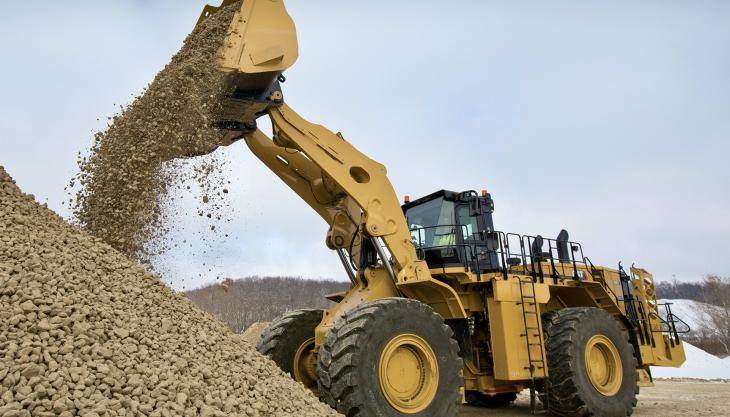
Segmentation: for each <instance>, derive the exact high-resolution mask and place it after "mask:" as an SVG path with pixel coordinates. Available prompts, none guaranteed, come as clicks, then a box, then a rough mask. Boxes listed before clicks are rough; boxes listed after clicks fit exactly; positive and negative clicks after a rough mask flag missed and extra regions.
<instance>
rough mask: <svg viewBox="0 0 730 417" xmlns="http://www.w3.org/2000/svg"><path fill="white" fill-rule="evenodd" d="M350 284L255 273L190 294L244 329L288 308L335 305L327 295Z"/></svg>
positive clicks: (238, 330)
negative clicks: (263, 275) (254, 274)
mask: <svg viewBox="0 0 730 417" xmlns="http://www.w3.org/2000/svg"><path fill="white" fill-rule="evenodd" d="M349 286H350V284H349V282H339V281H333V280H314V279H304V278H295V277H258V276H254V277H247V278H241V279H235V280H233V279H226V280H225V281H223V282H222V283H216V284H211V285H207V286H204V287H202V288H198V289H195V290H191V291H187V292H186V294H187V296H188V298H190V299H191V300H192V301H193V302H194V303H195V304H197V305H198V306H199V307H200V308H202V309H203V310H205V311H207V312H209V313H211V314H213V315H214V316H215V317H216V318H217V319H218V320H220V321H222V322H223V323H225V324H226V325H228V327H230V328H231V329H232V330H233V331H234V332H236V333H241V332H242V331H243V330H245V329H247V328H248V326H250V325H251V324H253V323H256V322H259V321H271V320H273V319H275V318H277V317H279V316H281V315H282V314H284V313H286V312H287V311H291V310H297V309H300V308H331V307H332V306H333V305H334V303H332V302H331V301H328V300H327V299H326V298H324V296H325V295H327V294H332V293H337V292H342V291H346V290H347V289H348V288H349Z"/></svg>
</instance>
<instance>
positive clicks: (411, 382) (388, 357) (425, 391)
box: [378, 334, 439, 414]
mask: <svg viewBox="0 0 730 417" xmlns="http://www.w3.org/2000/svg"><path fill="white" fill-rule="evenodd" d="M378 368H379V379H380V389H381V391H382V392H383V395H384V396H385V399H386V400H387V401H388V403H389V404H390V405H391V406H392V407H393V408H395V409H396V410H398V411H399V412H401V413H405V414H415V413H418V412H421V411H423V410H424V409H425V408H426V407H428V406H429V404H431V402H432V401H433V399H434V397H435V396H436V390H437V388H438V381H439V369H438V362H437V360H436V355H435V354H434V352H433V349H431V346H429V344H428V343H426V341H425V340H423V339H422V338H420V337H418V336H416V335H414V334H402V335H398V336H396V337H394V338H393V339H391V340H390V341H389V342H388V344H387V345H386V346H385V348H384V349H383V352H382V353H381V354H380V363H379V367H378Z"/></svg>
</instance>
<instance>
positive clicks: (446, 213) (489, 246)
mask: <svg viewBox="0 0 730 417" xmlns="http://www.w3.org/2000/svg"><path fill="white" fill-rule="evenodd" d="M402 207H403V213H404V214H405V216H406V221H407V222H408V227H409V228H410V230H411V239H412V241H413V244H414V245H415V246H416V251H417V252H418V256H419V258H421V259H424V260H425V261H426V263H428V265H429V267H431V268H441V267H444V268H447V267H465V268H467V269H470V270H472V271H473V272H476V273H482V272H488V271H496V270H498V269H499V268H500V264H499V258H498V256H497V251H498V250H499V237H498V235H497V234H496V233H494V222H493V220H492V213H493V212H494V202H493V201H492V197H491V196H490V194H489V193H488V192H486V191H482V193H481V194H478V193H477V192H476V191H465V192H461V193H458V192H454V191H448V190H441V191H437V192H435V193H433V194H429V195H427V196H425V197H422V198H419V199H418V200H414V201H411V202H406V203H405V204H404V205H403V206H402Z"/></svg>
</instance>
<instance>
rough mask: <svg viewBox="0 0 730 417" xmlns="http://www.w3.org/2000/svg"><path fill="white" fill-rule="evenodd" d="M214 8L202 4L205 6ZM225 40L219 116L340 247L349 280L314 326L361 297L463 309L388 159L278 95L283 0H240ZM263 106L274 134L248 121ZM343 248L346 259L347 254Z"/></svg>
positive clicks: (451, 311) (289, 53)
mask: <svg viewBox="0 0 730 417" xmlns="http://www.w3.org/2000/svg"><path fill="white" fill-rule="evenodd" d="M226 4H227V3H225V2H224V4H223V6H225V5H226ZM214 12H215V8H207V9H206V13H208V15H209V14H210V13H214ZM204 18H205V16H203V17H201V21H202V20H204ZM272 33H273V34H274V35H272ZM224 45H226V47H224V48H222V49H221V57H220V58H219V61H220V65H221V69H222V70H223V71H224V72H226V73H228V74H229V76H228V83H229V85H230V94H229V98H228V99H226V102H225V103H224V105H225V107H226V111H225V112H224V117H225V119H224V120H220V126H222V127H226V128H229V129H234V130H236V131H237V133H233V134H232V135H230V136H229V137H228V139H229V141H230V138H232V137H239V138H240V137H243V138H244V139H245V142H246V144H247V145H248V147H249V148H250V149H251V151H252V152H253V153H254V154H255V155H256V156H257V157H258V158H259V159H260V160H261V161H263V162H264V164H266V166H267V167H269V168H270V169H271V170H272V171H273V172H274V173H275V174H276V175H277V176H278V177H279V178H280V179H281V180H283V181H284V182H285V183H286V184H287V185H288V186H289V187H290V188H291V189H292V190H293V191H294V192H296V193H297V194H298V195H299V196H300V197H301V198H302V199H303V200H304V201H306V202H307V203H308V204H309V205H310V206H311V207H312V208H313V209H314V210H315V211H316V212H317V213H318V214H319V215H320V216H321V217H322V218H323V219H324V220H325V222H327V224H328V225H329V229H328V232H327V237H326V244H327V246H328V247H329V248H330V249H333V250H336V251H338V253H339V254H340V257H341V259H343V264H345V267H346V268H347V270H348V273H349V275H350V278H351V280H352V281H353V288H352V289H351V290H350V292H348V294H347V295H346V296H345V299H344V300H343V301H342V302H340V304H339V305H338V306H337V307H336V308H335V309H333V310H331V311H330V312H329V313H331V316H330V317H329V319H328V318H327V317H325V319H324V320H323V323H322V325H321V326H323V327H324V328H326V327H328V326H329V325H331V324H332V323H333V321H334V319H335V317H336V316H337V315H339V314H340V313H341V312H343V311H347V310H348V309H349V308H351V307H354V306H355V305H358V304H360V303H362V302H364V301H368V300H372V299H377V298H382V297H390V296H400V295H406V296H409V297H413V298H417V299H420V300H425V301H427V302H428V303H429V304H430V305H431V306H432V307H433V308H434V309H435V310H436V311H437V312H439V313H440V314H442V315H443V316H444V317H447V318H454V317H460V318H462V317H465V316H466V314H465V312H464V308H463V306H462V305H461V301H460V300H459V297H458V296H457V294H456V293H455V292H454V290H453V289H452V288H451V287H450V286H448V285H446V284H444V283H442V282H440V281H438V280H435V279H433V278H432V277H431V274H430V272H429V269H428V266H427V265H426V263H425V262H424V261H422V260H419V259H418V257H417V255H416V250H415V247H414V245H413V243H412V241H411V234H410V231H409V228H408V225H407V223H406V219H405V216H404V215H403V212H402V210H401V207H400V204H399V202H398V198H397V196H396V193H395V191H394V189H393V186H392V184H391V183H390V181H389V180H388V177H387V171H386V169H385V167H384V166H383V165H382V164H380V163H378V162H376V161H374V160H372V159H370V158H369V157H367V156H366V155H364V154H363V153H362V152H360V151H359V150H357V149H356V148H355V147H354V146H352V145H351V144H350V143H349V142H348V141H347V140H345V138H344V137H343V136H342V134H340V133H333V132H332V131H330V130H328V129H327V128H325V127H323V126H321V125H318V124H314V123H311V122H308V121H307V120H305V119H304V118H302V117H301V116H300V115H299V114H297V113H296V112H295V111H294V110H292V109H291V108H290V107H289V106H288V105H286V104H285V103H284V101H283V94H282V92H281V85H280V82H281V81H283V77H281V73H282V72H283V71H284V70H285V69H286V68H288V67H289V66H291V65H292V64H293V62H294V60H295V59H296V57H297V53H298V52H297V46H296V31H295V28H294V24H293V22H292V21H291V18H290V17H289V16H288V14H287V13H286V10H285V8H284V4H283V2H282V1H281V0H246V1H244V2H243V4H242V6H241V9H240V10H239V11H238V12H237V13H236V15H235V16H234V19H233V22H232V23H231V28H230V30H229V33H228V38H227V39H226V41H225V42H224ZM261 57H265V59H264V58H261ZM277 80H278V81H277ZM263 115H268V116H269V118H270V119H271V122H272V125H273V137H272V138H269V137H268V136H267V135H266V134H264V133H263V132H261V130H259V129H257V128H256V127H255V126H256V123H255V121H256V118H258V117H260V116H263ZM348 255H349V257H350V259H351V262H344V260H345V259H346V258H347V256H348ZM350 263H351V264H352V266H353V268H350V265H349V264H350ZM353 269H357V274H355V273H354V271H353ZM322 338H323V330H322V331H320V330H318V331H317V341H318V344H319V342H320V341H321V340H322Z"/></svg>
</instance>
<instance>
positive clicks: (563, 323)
mask: <svg viewBox="0 0 730 417" xmlns="http://www.w3.org/2000/svg"><path fill="white" fill-rule="evenodd" d="M543 330H544V332H545V336H546V340H545V348H546V353H547V362H548V372H549V381H550V384H549V387H550V389H549V391H548V396H547V397H548V398H547V400H548V407H549V409H550V412H551V413H552V414H553V415H557V416H566V417H586V416H601V417H626V416H630V415H631V414H632V413H633V410H634V406H636V366H637V361H636V358H635V357H634V348H633V346H632V345H631V343H630V342H629V337H628V334H627V332H626V330H625V329H624V328H623V327H622V326H621V324H620V323H619V322H618V321H617V320H616V319H614V318H613V316H611V315H610V314H609V313H607V312H606V311H604V310H601V309H598V308H588V307H579V308H566V309H562V310H558V311H553V312H549V313H546V314H545V315H543ZM544 400H545V398H544V395H543V401H544Z"/></svg>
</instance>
